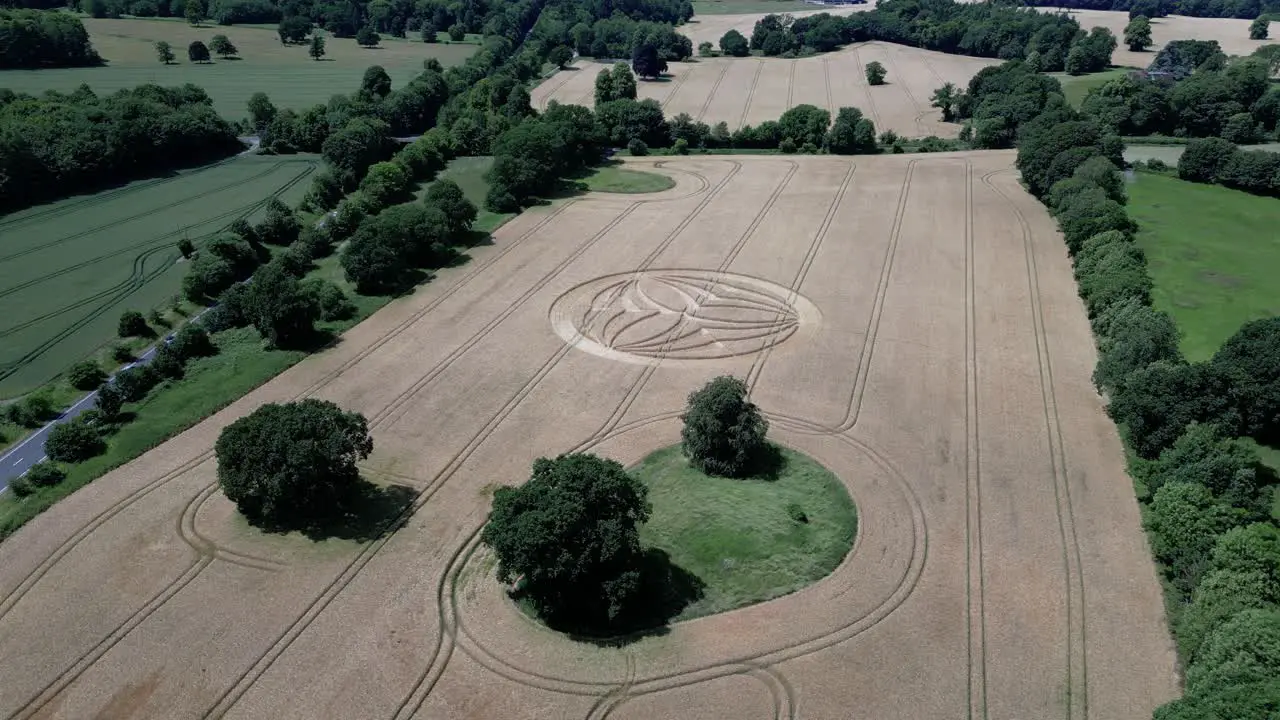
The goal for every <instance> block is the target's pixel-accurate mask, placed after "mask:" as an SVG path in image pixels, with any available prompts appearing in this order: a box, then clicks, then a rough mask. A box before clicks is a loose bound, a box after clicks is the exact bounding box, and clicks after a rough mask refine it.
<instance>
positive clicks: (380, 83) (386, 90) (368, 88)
mask: <svg viewBox="0 0 1280 720" xmlns="http://www.w3.org/2000/svg"><path fill="white" fill-rule="evenodd" d="M357 42H359V39H357ZM360 92H362V93H364V94H365V95H367V96H369V97H371V98H374V99H377V100H381V99H382V98H385V97H386V96H387V95H390V94H391V76H390V75H388V74H387V71H386V70H385V69H383V67H382V66H381V65H370V66H369V67H368V69H366V70H365V71H364V77H363V78H361V80H360Z"/></svg>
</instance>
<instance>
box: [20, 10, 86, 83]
mask: <svg viewBox="0 0 1280 720" xmlns="http://www.w3.org/2000/svg"><path fill="white" fill-rule="evenodd" d="M100 64H102V58H101V57H99V56H98V53H97V52H96V51H95V50H94V49H93V46H92V45H91V44H90V43H89V33H88V32H87V31H85V29H84V24H83V23H81V22H80V18H78V17H76V16H75V15H71V14H69V13H64V12H61V11H58V10H21V9H16V10H11V9H5V8H0V70H13V69H18V68H22V69H34V68H44V67H84V66H89V65H100Z"/></svg>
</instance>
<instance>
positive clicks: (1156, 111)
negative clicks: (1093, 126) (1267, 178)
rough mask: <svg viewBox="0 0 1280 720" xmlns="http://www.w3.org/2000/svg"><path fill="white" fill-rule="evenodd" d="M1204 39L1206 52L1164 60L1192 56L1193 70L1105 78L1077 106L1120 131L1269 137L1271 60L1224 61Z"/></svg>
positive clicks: (1279, 99) (1276, 100)
mask: <svg viewBox="0 0 1280 720" xmlns="http://www.w3.org/2000/svg"><path fill="white" fill-rule="evenodd" d="M1179 42H1181V41H1179ZM1193 42H1194V41H1193ZM1171 45H1174V44H1172V43H1171ZM1206 45H1208V46H1211V47H1209V48H1207V49H1208V51H1209V52H1207V53H1202V54H1201V55H1199V56H1196V55H1189V54H1183V57H1184V60H1183V61H1182V62H1179V61H1168V62H1165V63H1164V65H1165V66H1166V67H1174V68H1181V67H1185V65H1186V64H1187V63H1191V62H1195V70H1194V72H1190V73H1189V74H1187V75H1185V77H1183V79H1181V80H1177V81H1171V80H1169V79H1168V78H1161V77H1145V78H1144V77H1140V76H1136V75H1133V76H1129V77H1123V78H1116V79H1113V80H1108V81H1107V82H1106V83H1104V84H1102V85H1101V86H1099V87H1096V88H1093V89H1091V90H1090V91H1089V93H1088V95H1086V96H1085V99H1084V101H1083V103H1082V104H1081V111H1082V112H1083V113H1085V114H1086V115H1088V116H1090V117H1092V118H1095V119H1097V120H1098V121H1099V122H1101V123H1103V124H1104V125H1106V126H1107V127H1108V128H1111V129H1112V130H1114V131H1115V132H1117V133H1119V134H1121V135H1130V136H1132V135H1172V136H1177V137H1223V138H1226V139H1227V140H1230V141H1231V142H1234V143H1253V142H1258V141H1260V140H1262V139H1264V138H1266V137H1273V136H1274V134H1275V132H1276V128H1277V124H1278V123H1280V88H1277V87H1273V86H1272V85H1271V82H1270V76H1271V73H1272V64H1271V62H1270V61H1269V60H1268V59H1266V58H1263V57H1247V58H1238V59H1233V60H1231V61H1229V62H1228V61H1227V59H1226V56H1225V55H1223V54H1222V53H1221V51H1220V50H1218V49H1217V43H1216V42H1212V41H1210V42H1208V43H1206ZM1175 49H1176V48H1175ZM1167 50H1169V48H1165V51H1167ZM1161 54H1162V55H1164V51H1162V53H1161ZM1201 57H1202V58H1203V59H1200V58H1201ZM1196 60H1199V62H1196ZM1157 62H1160V60H1157ZM1153 66H1154V63H1153Z"/></svg>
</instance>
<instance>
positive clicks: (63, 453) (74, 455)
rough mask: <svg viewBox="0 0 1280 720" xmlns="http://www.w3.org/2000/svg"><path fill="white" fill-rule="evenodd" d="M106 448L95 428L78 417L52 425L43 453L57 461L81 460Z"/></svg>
mask: <svg viewBox="0 0 1280 720" xmlns="http://www.w3.org/2000/svg"><path fill="white" fill-rule="evenodd" d="M106 449H107V445H106V443H104V442H102V436H100V435H99V434H98V431H97V429H95V428H93V427H91V426H89V425H88V424H87V423H85V422H84V421H83V420H79V419H77V420H71V421H69V422H64V423H59V424H57V425H54V426H53V429H52V430H50V431H49V437H48V438H46V439H45V441H44V452H45V454H46V455H48V456H49V459H50V460H56V461H57V462H68V463H76V462H83V461H85V460H88V459H89V458H91V457H94V456H95V455H101V454H102V452H103V451H104V450H106Z"/></svg>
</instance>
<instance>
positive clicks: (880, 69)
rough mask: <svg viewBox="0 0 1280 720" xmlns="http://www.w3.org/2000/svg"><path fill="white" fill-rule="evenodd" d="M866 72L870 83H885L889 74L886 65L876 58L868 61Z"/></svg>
mask: <svg viewBox="0 0 1280 720" xmlns="http://www.w3.org/2000/svg"><path fill="white" fill-rule="evenodd" d="M866 72H867V84H868V85H883V84H884V78H885V76H886V75H888V74H889V73H888V71H887V70H885V69H884V66H883V65H881V64H880V63H878V62H876V61H875V60H872V61H871V62H869V63H867V68H866Z"/></svg>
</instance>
